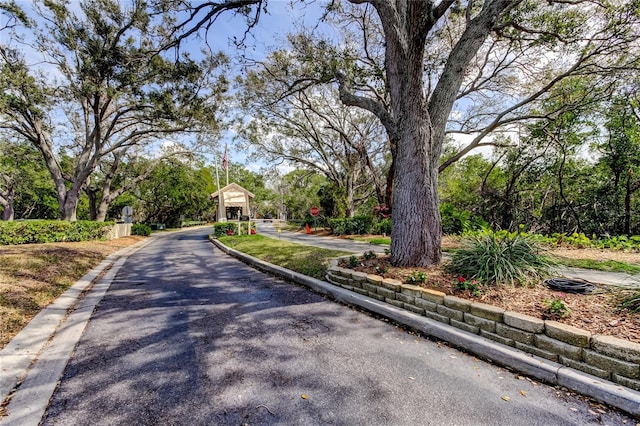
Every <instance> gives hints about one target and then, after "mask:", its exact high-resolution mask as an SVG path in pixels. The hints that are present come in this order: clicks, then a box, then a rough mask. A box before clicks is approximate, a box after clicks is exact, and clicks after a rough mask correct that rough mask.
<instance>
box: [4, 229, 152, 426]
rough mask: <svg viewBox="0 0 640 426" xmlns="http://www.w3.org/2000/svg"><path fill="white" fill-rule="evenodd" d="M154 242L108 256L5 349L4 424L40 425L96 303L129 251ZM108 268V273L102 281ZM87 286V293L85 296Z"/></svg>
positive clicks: (31, 322)
mask: <svg viewBox="0 0 640 426" xmlns="http://www.w3.org/2000/svg"><path fill="white" fill-rule="evenodd" d="M151 241H152V239H151V238H147V239H145V240H143V241H140V242H138V243H136V244H133V245H131V246H129V247H125V248H123V249H120V250H118V251H117V252H115V253H112V254H110V255H109V256H107V257H106V258H105V259H104V260H103V261H102V262H100V263H99V264H98V265H97V266H96V267H95V268H93V269H92V270H90V271H89V272H88V273H87V274H85V276H84V277H82V278H81V279H80V280H78V281H76V283H75V284H74V285H72V286H71V287H70V288H69V289H67V291H65V292H64V293H63V294H62V295H60V296H58V298H57V299H56V300H55V301H53V302H52V303H51V304H49V305H48V306H47V307H45V308H44V309H43V310H42V311H40V313H38V315H36V316H35V317H34V318H33V319H32V320H31V321H30V322H29V323H28V324H27V325H26V326H25V327H24V328H23V329H22V331H20V333H18V334H17V335H16V336H15V337H14V338H13V339H12V340H11V341H10V342H9V343H8V344H7V345H6V346H5V347H4V348H3V349H2V350H1V351H0V358H1V359H2V367H1V368H0V404H1V403H3V402H6V401H7V399H9V398H10V399H9V403H8V404H7V406H6V409H7V411H6V413H5V415H3V416H0V424H2V425H20V426H29V425H34V426H36V425H38V424H40V421H41V419H42V416H43V415H44V413H45V411H46V410H47V408H48V405H49V400H50V399H51V396H52V395H53V392H54V391H55V389H56V387H57V385H58V381H59V380H60V378H61V377H62V374H63V372H64V369H65V368H66V366H67V363H68V362H69V359H70V356H71V354H72V353H73V351H74V350H75V347H76V344H77V343H78V341H79V340H80V337H81V336H82V334H83V333H84V330H85V328H86V326H87V323H88V322H89V319H90V317H91V315H92V313H93V311H94V309H95V307H96V305H97V304H98V303H99V302H100V300H101V299H102V297H103V296H104V294H105V293H106V291H107V290H108V289H109V287H110V285H111V282H112V281H113V279H114V278H115V275H116V273H117V272H118V270H119V269H120V267H121V266H122V264H123V263H124V262H125V260H126V258H127V256H128V255H129V254H130V253H131V252H133V251H135V250H137V249H139V248H140V247H142V246H144V245H146V244H148V243H149V242H151ZM105 270H107V272H106V274H105V276H104V277H102V278H101V279H99V280H97V278H98V277H99V276H100V274H102V273H103V272H104V271H105ZM96 280H97V281H96ZM92 285H93V287H92ZM87 289H89V290H88V293H87V294H86V295H85V297H84V298H80V296H81V295H82V293H83V292H84V291H86V290H87Z"/></svg>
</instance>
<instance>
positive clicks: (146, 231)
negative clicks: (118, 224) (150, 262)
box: [131, 223, 151, 237]
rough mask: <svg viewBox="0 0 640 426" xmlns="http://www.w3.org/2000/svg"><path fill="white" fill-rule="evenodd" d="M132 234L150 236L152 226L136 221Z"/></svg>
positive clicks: (132, 227)
mask: <svg viewBox="0 0 640 426" xmlns="http://www.w3.org/2000/svg"><path fill="white" fill-rule="evenodd" d="M131 235H142V236H145V237H148V236H149V235H151V227H150V226H149V225H145V224H144V223H134V224H133V225H131Z"/></svg>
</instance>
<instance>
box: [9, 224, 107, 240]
mask: <svg viewBox="0 0 640 426" xmlns="http://www.w3.org/2000/svg"><path fill="white" fill-rule="evenodd" d="M112 225H113V222H92V221H89V220H79V221H76V222H67V221H63V220H29V221H22V222H18V221H15V222H14V221H11V222H6V221H0V244H4V245H8V244H42V243H56V242H63V241H68V242H75V241H88V240H99V239H102V238H104V236H105V234H106V233H107V231H108V230H109V228H110V227H111V226H112Z"/></svg>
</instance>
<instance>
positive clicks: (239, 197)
mask: <svg viewBox="0 0 640 426" xmlns="http://www.w3.org/2000/svg"><path fill="white" fill-rule="evenodd" d="M221 195H222V196H221ZM210 197H211V199H212V200H213V201H214V202H215V203H216V204H217V205H218V209H217V214H216V216H217V220H218V222H224V221H227V220H240V218H241V217H242V216H249V217H250V216H251V213H250V210H249V202H250V200H251V199H252V198H255V195H254V194H253V193H251V192H250V191H247V190H246V189H244V188H243V187H241V186H240V185H238V184H237V183H230V184H229V185H227V186H225V187H224V188H221V189H220V190H219V191H216V192H214V193H213V194H211V196H210Z"/></svg>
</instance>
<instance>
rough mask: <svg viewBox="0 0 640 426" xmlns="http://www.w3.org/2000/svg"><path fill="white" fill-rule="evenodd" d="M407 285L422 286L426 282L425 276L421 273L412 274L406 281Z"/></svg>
mask: <svg viewBox="0 0 640 426" xmlns="http://www.w3.org/2000/svg"><path fill="white" fill-rule="evenodd" d="M406 281H407V284H424V283H426V282H427V274H426V273H425V272H423V271H415V272H412V273H411V275H409V276H408V277H407V279H406Z"/></svg>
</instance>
